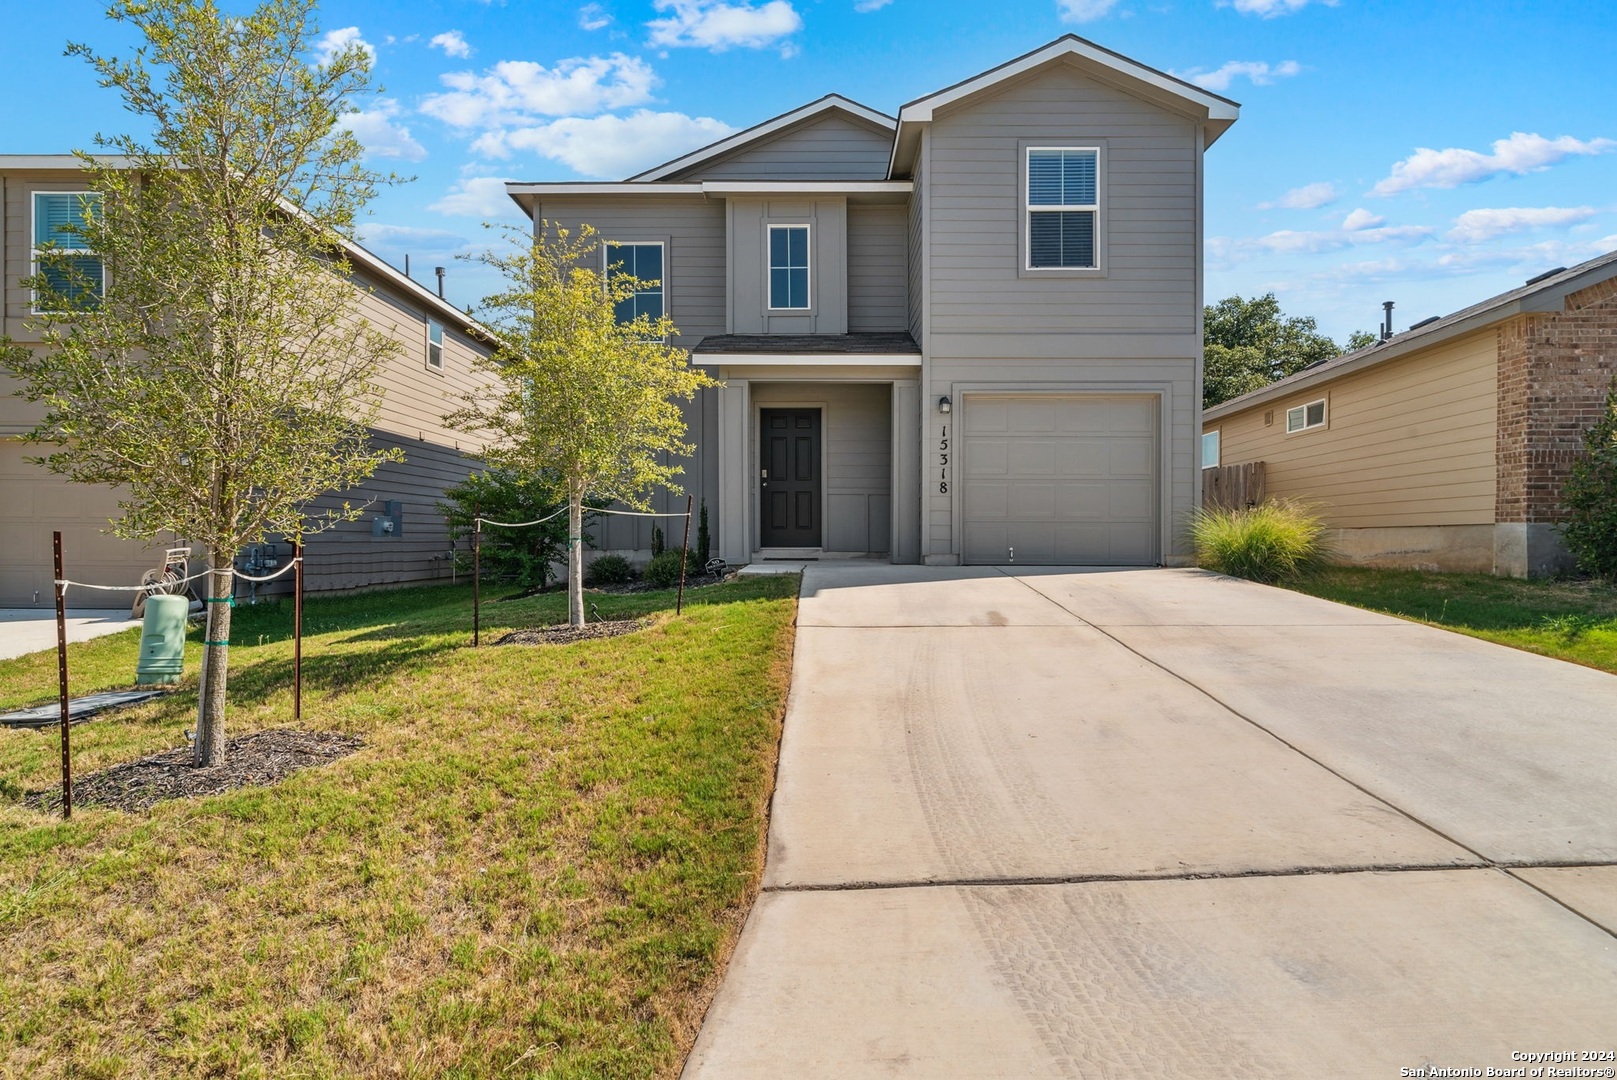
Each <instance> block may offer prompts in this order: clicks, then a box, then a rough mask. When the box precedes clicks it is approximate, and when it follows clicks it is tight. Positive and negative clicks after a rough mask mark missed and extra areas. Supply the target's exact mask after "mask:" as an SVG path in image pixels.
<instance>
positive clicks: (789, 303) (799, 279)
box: [769, 225, 809, 311]
mask: <svg viewBox="0 0 1617 1080" xmlns="http://www.w3.org/2000/svg"><path fill="white" fill-rule="evenodd" d="M769 307H770V309H771V310H774V311H807V310H808V309H809V227H808V226H807V225H771V226H769Z"/></svg>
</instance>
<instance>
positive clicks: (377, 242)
mask: <svg viewBox="0 0 1617 1080" xmlns="http://www.w3.org/2000/svg"><path fill="white" fill-rule="evenodd" d="M359 235H360V239H361V241H362V242H363V243H364V244H365V246H366V247H368V248H371V249H372V250H374V251H377V252H378V253H380V252H382V251H384V250H390V251H408V252H410V254H412V255H453V254H455V253H456V252H458V251H464V250H465V249H466V247H467V246H468V245H467V240H466V238H465V237H464V236H461V235H460V234H459V233H453V232H449V231H447V230H444V229H422V228H418V227H416V226H414V225H383V224H380V223H378V222H366V223H365V224H364V225H362V226H360V229H359Z"/></svg>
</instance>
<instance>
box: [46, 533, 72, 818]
mask: <svg viewBox="0 0 1617 1080" xmlns="http://www.w3.org/2000/svg"><path fill="white" fill-rule="evenodd" d="M51 550H52V553H53V554H54V555H55V556H56V688H57V693H58V694H59V695H60V697H61V705H62V820H63V821H66V820H67V819H68V818H70V817H72V816H73V749H72V739H71V737H70V736H69V735H68V722H67V586H66V585H65V584H63V583H64V582H65V581H67V574H65V573H63V571H62V534H61V533H59V532H53V533H51Z"/></svg>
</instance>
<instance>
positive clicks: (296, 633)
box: [292, 538, 303, 724]
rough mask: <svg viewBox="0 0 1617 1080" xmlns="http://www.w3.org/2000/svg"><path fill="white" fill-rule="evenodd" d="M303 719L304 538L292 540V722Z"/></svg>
mask: <svg viewBox="0 0 1617 1080" xmlns="http://www.w3.org/2000/svg"><path fill="white" fill-rule="evenodd" d="M302 719H303V540H302V538H299V539H297V540H294V541H292V722H293V723H294V724H295V723H298V722H299V721H301V720H302Z"/></svg>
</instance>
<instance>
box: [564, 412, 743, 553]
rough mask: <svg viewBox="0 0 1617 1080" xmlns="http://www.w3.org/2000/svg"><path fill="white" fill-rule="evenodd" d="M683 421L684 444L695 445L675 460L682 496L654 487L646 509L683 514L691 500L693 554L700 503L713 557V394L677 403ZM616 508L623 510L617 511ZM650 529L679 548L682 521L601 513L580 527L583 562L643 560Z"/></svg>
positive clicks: (716, 549) (715, 539) (715, 469)
mask: <svg viewBox="0 0 1617 1080" xmlns="http://www.w3.org/2000/svg"><path fill="white" fill-rule="evenodd" d="M680 411H681V412H682V413H683V415H684V417H685V425H686V428H685V441H686V442H687V443H690V444H693V445H694V446H695V451H694V453H693V454H692V455H691V456H690V457H687V458H677V459H675V464H677V465H679V466H680V467H681V468H682V469H684V470H685V471H684V472H683V473H681V474H680V476H679V477H678V478H677V483H678V484H679V486H680V488H681V489H683V493H682V494H679V495H675V494H673V493H672V492H670V491H668V490H667V489H666V488H658V489H657V490H656V492H655V493H653V494H652V496H651V500H650V502H651V509H652V510H653V511H655V512H657V513H677V514H684V512H685V497H686V496H687V495H689V496H690V497H691V550H692V552H695V550H696V527H697V523H698V521H699V520H700V517H699V515H700V511H701V508H702V502H703V500H706V502H707V510H708V519H709V523H708V528H709V529H710V530H711V532H712V534H713V554H714V555H717V554H718V553H719V543H718V536H719V505H718V486H719V453H718V446H719V395H718V391H717V390H702V391H698V392H697V395H696V397H695V399H694V400H692V401H685V402H680ZM619 509H624V508H623V507H619ZM653 526H656V527H658V528H660V529H662V531H663V536H664V538H665V540H666V542H667V544H668V546H669V547H671V548H674V547H678V546H679V542H680V540H681V539H682V535H683V530H684V528H685V521H684V519H683V518H663V519H660V520H657V519H652V518H637V517H634V518H632V517H620V516H617V515H611V514H603V515H597V516H596V517H594V518H591V519H589V520H588V521H587V522H586V523H585V526H584V531H585V533H587V534H588V536H589V542H590V547H591V551H590V552H588V553H586V558H588V557H591V556H592V555H596V554H602V553H605V552H609V551H610V552H615V553H618V554H622V555H627V556H631V557H633V558H635V559H637V560H639V559H643V558H644V557H645V556H646V555H648V554H649V553H650V551H651V530H652V527H653Z"/></svg>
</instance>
